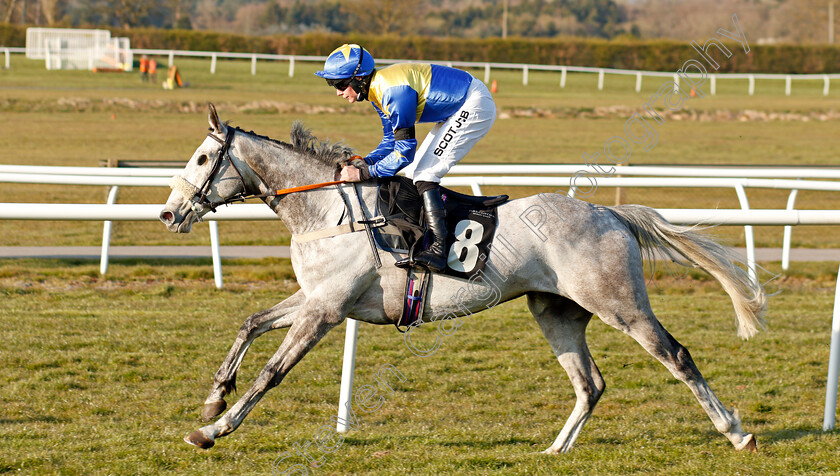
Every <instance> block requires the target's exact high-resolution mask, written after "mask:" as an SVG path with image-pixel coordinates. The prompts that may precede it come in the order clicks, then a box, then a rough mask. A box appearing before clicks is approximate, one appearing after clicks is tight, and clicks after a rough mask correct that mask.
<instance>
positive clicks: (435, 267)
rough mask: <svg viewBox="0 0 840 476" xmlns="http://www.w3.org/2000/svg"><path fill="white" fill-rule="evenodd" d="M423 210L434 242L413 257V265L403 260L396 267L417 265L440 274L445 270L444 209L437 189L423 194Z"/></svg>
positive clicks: (407, 260) (406, 259)
mask: <svg viewBox="0 0 840 476" xmlns="http://www.w3.org/2000/svg"><path fill="white" fill-rule="evenodd" d="M423 209H424V210H425V213H426V226H428V228H429V230H431V232H432V234H433V235H434V241H433V242H432V245H431V246H429V248H428V249H427V250H425V251H423V252H421V253H420V254H418V255H417V256H415V257H414V262H413V263H412V262H410V261H409V259H408V258H405V259H402V260H400V261H397V266H398V267H400V268H407V267H409V266H410V265H417V266H422V267H424V268H426V269H428V270H429V271H433V272H435V273H440V272H441V271H443V270H444V269H446V209H445V208H444V207H443V200H442V199H441V198H440V189H439V188H437V187H435V188H434V189H431V190H426V191H425V192H423Z"/></svg>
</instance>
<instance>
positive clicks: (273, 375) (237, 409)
mask: <svg viewBox="0 0 840 476" xmlns="http://www.w3.org/2000/svg"><path fill="white" fill-rule="evenodd" d="M328 309H329V307H328V305H327V304H326V303H324V302H323V301H321V302H317V303H316V302H313V301H312V300H308V301H307V302H306V304H304V305H303V306H302V307H301V308H300V309H298V311H297V317H296V318H295V320H294V322H293V323H292V327H291V328H290V329H289V333H288V334H286V338H285V339H283V343H282V344H281V345H280V348H279V349H278V350H277V352H276V353H275V354H274V356H273V357H272V358H271V359H270V360H269V361H268V364H266V366H265V367H264V368H263V369H262V371H261V372H260V374H259V376H258V377H257V379H256V381H255V382H254V385H252V386H251V388H250V389H248V391H247V392H246V393H245V394H244V395H243V396H242V398H240V399H239V401H238V402H236V404H234V405H233V406H232V407H231V408H230V410H228V411H227V413H225V414H224V416H222V418H220V419H219V420H218V421H216V422H215V423H213V424H212V425H208V426H205V427H203V428H201V429H199V430H196V431H194V432H192V433H191V434H190V435H188V436H187V437H186V438H184V440H185V441H186V442H187V443H190V444H192V445H195V446H198V447H200V448H210V447H211V446H213V445H214V444H215V439H216V438H217V437H220V436H225V435H227V434H229V433H231V432H233V431H234V430H236V428H238V427H239V425H240V424H241V423H242V420H244V419H245V416H246V415H248V413H249V412H250V411H251V410H252V409H253V408H254V406H255V405H256V404H257V402H258V401H259V400H260V398H262V396H263V395H265V393H266V392H267V391H268V390H270V389H271V388H273V387H275V386H277V385H278V384H279V383H280V382H281V381H282V380H283V378H284V377H285V376H286V374H287V373H289V371H290V370H291V369H292V367H294V366H295V364H297V363H298V362H299V361H300V359H302V358H303V356H304V355H306V353H307V352H309V350H310V349H312V348H313V347H315V345H316V344H317V343H318V341H320V340H321V338H323V337H324V335H326V334H327V332H329V331H330V329H332V328H333V327H335V326H337V325H338V324H339V323H341V321H342V320H344V315H345V314H344V313H345V312H346V311H345V310H337V309H336V310H335V311H329V310H328Z"/></svg>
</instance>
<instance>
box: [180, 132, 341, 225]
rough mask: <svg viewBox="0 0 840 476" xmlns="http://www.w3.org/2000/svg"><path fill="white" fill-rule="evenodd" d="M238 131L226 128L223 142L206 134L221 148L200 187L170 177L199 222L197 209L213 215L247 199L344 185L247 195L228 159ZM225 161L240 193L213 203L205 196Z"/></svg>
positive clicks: (243, 182)
mask: <svg viewBox="0 0 840 476" xmlns="http://www.w3.org/2000/svg"><path fill="white" fill-rule="evenodd" d="M240 130H241V129H239V128H238V127H235V128H234V127H228V128H227V133H226V134H225V139H224V140H222V139H219V138H218V137H216V136H215V135H214V134H213V133H212V132H211V133H209V134H207V137H210V138H211V139H213V140H214V141H216V142H218V143H219V144H221V145H222V147H220V148H219V152H218V154H217V155H216V158H215V160H214V162H213V168H212V170H211V171H210V174H209V175H207V178H206V179H204V182H203V183H202V184H201V187H196V186H195V185H193V184H191V183H190V182H189V181H187V179H185V178H184V177H181V176H179V175H176V176H174V177H172V179H170V182H169V186H170V187H171V188H172V189H173V190H179V191H181V193H182V194H183V195H184V196H185V197H188V199H189V201H190V203H191V204H192V205H191V207H190V208H192V210H193V212H195V213H196V215H197V216H199V221H201V218H200V215H199V213H198V212H199V208H208V209H210V211H212V212H214V213H215V212H216V208H218V207H219V206H221V205H229V204H231V203H235V202H244V201H245V200H247V199H249V198H268V197H279V196H283V195H286V194H289V193H294V192H302V191H306V190H313V189H316V188H321V187H325V186H328V185H338V184H342V183H344V182H343V181H341V180H338V181H333V182H323V183H316V184H311V185H302V186H299V187H292V188H287V189H283V190H277V191H276V193H262V194H255V193H252V194H249V193H248V192H247V190H248V186H247V185H246V182H245V178H244V176H243V175H242V172H240V171H239V168H238V167H236V164H235V163H234V161H233V159H231V158H230V149H231V144H232V143H233V136H234V135H235V134H236V131H240ZM225 160H227V161H228V162H230V166H231V167H233V170H235V171H236V175H238V176H239V181H240V182H241V183H242V191H241V192H237V193H236V194H234V195H232V196H230V197H228V198H225V199H222V200H220V201H217V202H213V201H211V200H210V198H209V197H208V196H207V194H208V193H209V192H210V186H211V184H212V183H213V180H215V178H216V175H218V174H219V171H220V170H221V168H222V162H224V161H225ZM258 178H259V180H260V182H262V183H263V184H265V182H263V180H262V178H260V177H259V176H258ZM266 188H268V187H266Z"/></svg>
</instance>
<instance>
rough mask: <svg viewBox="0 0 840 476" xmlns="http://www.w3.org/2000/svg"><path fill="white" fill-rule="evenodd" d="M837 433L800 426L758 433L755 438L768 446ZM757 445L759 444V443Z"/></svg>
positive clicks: (809, 426) (810, 426) (816, 427)
mask: <svg viewBox="0 0 840 476" xmlns="http://www.w3.org/2000/svg"><path fill="white" fill-rule="evenodd" d="M837 431H838V430H831V431H823V429H822V427H819V426H813V425H805V424H802V425H796V426H793V427H791V428H783V429H780V430H771V431H762V432H758V433H757V436H758V437H759V438H761V439H762V440H763V441H764V443H765V444H770V443H776V442H782V441H796V440H800V439H802V438H805V437H808V436H816V437H819V436H820V435H828V434H832V433H837ZM759 443H761V441H759Z"/></svg>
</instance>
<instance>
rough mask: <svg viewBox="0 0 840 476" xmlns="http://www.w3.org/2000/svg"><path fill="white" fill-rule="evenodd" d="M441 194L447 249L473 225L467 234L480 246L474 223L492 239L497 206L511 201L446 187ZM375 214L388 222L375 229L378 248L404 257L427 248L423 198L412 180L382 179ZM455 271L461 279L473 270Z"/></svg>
mask: <svg viewBox="0 0 840 476" xmlns="http://www.w3.org/2000/svg"><path fill="white" fill-rule="evenodd" d="M440 193H441V198H443V203H444V206H445V208H446V225H447V229H448V230H449V233H448V236H447V249H449V248H450V246H451V244H452V243H453V242H455V241H457V238H458V236H457V235H458V234H459V232H460V230H461V229H466V228H469V227H470V226H472V228H471V229H469V230H467V231H466V235H467V236H468V239H470V240H471V241H474V242H476V244H478V237H473V236H472V234H471V233H470V231H473V230H475V231H478V230H476V228H477V227H476V225H475V224H472V223H469V221H470V220H472V221H473V222H474V223H476V224H479V225H480V227H481V228H482V229H483V230H482V231H483V232H484V233H482V235H484V234H487V235H489V236H488V239H489V238H491V237H492V236H493V234H492V232H493V231H494V230H495V227H496V213H495V212H496V207H498V206H499V205H501V204H503V203H505V202H506V201H507V200H508V196H507V195H498V196H478V197H476V196H473V195H466V194H463V193H458V192H456V191H454V190H450V189H448V188H445V187H441V189H440ZM375 213H376V216H377V218H379V219H383V220H384V221H385V224H384V225H383V226H378V227H376V228H374V237H375V239H376V245H377V246H378V247H379V248H380V249H382V250H384V251H388V252H393V253H399V254H401V255H406V254H410V253H412V252H413V251H416V252H420V251H422V250H423V249H425V245H427V244H428V243H425V241H426V224H425V214H424V213H423V205H422V199H421V197H420V194H419V193H418V192H417V187H415V186H414V183H412V181H411V180H410V179H408V178H406V177H401V176H396V177H384V178H379V190H378V193H377V201H376V212H375ZM380 217H381V218H380ZM456 230H458V231H456ZM487 232H489V233H487ZM450 269H452V268H451V267H448V269H447V271H445V272H444V274H450V273H449V272H448V271H449V270H450ZM453 271H455V273H456V274H455V275H456V276H458V277H469V276H464V275H463V273H464V272H465V271H466V272H470V271H472V270H470V269H459V268H458V267H457V266H456V268H455V269H454V270H453ZM459 272H460V274H461V275H459V274H458V273H459Z"/></svg>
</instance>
